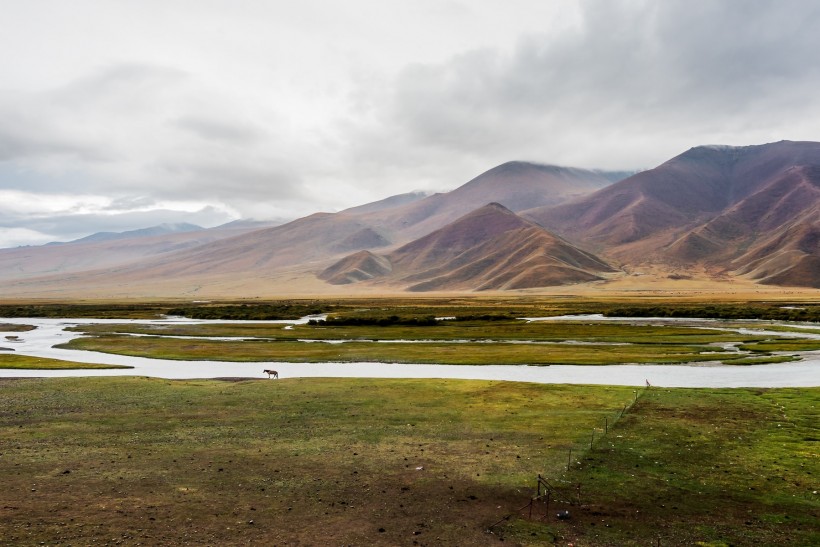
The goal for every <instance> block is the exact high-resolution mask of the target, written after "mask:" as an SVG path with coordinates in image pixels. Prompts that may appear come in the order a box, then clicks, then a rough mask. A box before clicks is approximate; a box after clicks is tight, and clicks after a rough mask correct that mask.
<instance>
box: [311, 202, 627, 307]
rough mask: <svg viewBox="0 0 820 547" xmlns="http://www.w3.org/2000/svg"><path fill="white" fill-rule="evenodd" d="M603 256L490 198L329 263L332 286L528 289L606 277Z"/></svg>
mask: <svg viewBox="0 0 820 547" xmlns="http://www.w3.org/2000/svg"><path fill="white" fill-rule="evenodd" d="M612 271H614V270H613V268H612V267H611V266H609V265H608V264H606V263H605V262H603V261H602V260H600V259H599V258H597V257H595V256H593V255H591V254H589V253H586V252H584V251H582V250H580V249H578V248H576V247H574V246H572V245H571V244H569V243H568V242H566V241H564V240H562V239H560V238H558V237H556V236H554V235H552V234H550V233H549V232H547V231H546V230H544V229H543V228H542V227H540V226H538V225H536V224H535V223H532V222H530V221H527V220H524V219H522V218H521V217H519V216H517V215H516V214H515V213H513V212H512V211H510V210H509V209H507V208H506V207H504V206H502V205H500V204H498V203H491V204H489V205H486V206H484V207H481V208H480V209H477V210H475V211H472V212H470V213H468V214H467V215H465V216H463V217H461V218H459V219H458V220H456V221H455V222H453V223H451V224H448V225H447V226H444V227H443V228H440V229H439V230H436V231H434V232H432V233H430V234H428V235H426V236H424V237H422V238H420V239H417V240H415V241H412V242H410V243H407V244H406V245H403V246H402V247H400V248H398V249H396V250H395V251H393V252H391V253H389V254H387V255H385V256H377V255H375V254H373V253H371V252H369V251H360V252H359V253H356V254H354V255H351V256H348V257H346V258H344V259H342V260H341V261H339V262H337V263H336V264H334V265H332V266H330V267H329V268H327V269H325V270H324V271H323V272H322V273H321V274H320V275H319V277H320V278H321V279H324V280H326V281H328V282H329V283H332V284H347V283H355V282H359V281H366V280H370V279H381V280H383V281H387V283H388V284H395V285H399V286H402V287H405V288H407V289H408V290H411V291H433V290H489V289H497V290H503V289H524V288H532V287H545V286H550V285H563V284H567V283H578V282H582V281H593V280H597V279H602V278H601V277H600V274H603V273H608V272H612Z"/></svg>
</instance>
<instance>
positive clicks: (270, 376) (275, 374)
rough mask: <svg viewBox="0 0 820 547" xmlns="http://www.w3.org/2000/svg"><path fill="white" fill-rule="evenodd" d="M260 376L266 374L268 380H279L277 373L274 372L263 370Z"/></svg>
mask: <svg viewBox="0 0 820 547" xmlns="http://www.w3.org/2000/svg"><path fill="white" fill-rule="evenodd" d="M262 374H267V375H268V379H270V378H277V379H278V378H279V373H278V372H276V371H275V370H269V369H265V370H263V371H262Z"/></svg>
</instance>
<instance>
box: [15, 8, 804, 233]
mask: <svg viewBox="0 0 820 547" xmlns="http://www.w3.org/2000/svg"><path fill="white" fill-rule="evenodd" d="M33 5H34V4H31V3H20V4H19V5H18V6H16V7H15V8H14V9H9V10H7V13H4V15H5V16H8V18H9V19H8V20H9V23H8V24H7V28H6V29H5V30H6V31H7V32H5V33H3V34H0V47H3V48H4V50H7V51H11V50H14V51H16V55H15V56H4V57H3V58H0V70H2V71H3V73H4V74H5V75H7V77H6V78H5V79H4V83H3V84H0V191H3V190H14V189H17V190H20V191H23V192H24V193H25V192H28V193H30V194H32V196H34V195H40V196H42V200H43V201H44V202H45V201H48V200H50V199H52V198H53V196H57V195H60V196H65V195H67V194H74V195H77V196H80V197H81V198H82V199H80V198H78V199H77V200H75V202H72V203H74V206H73V207H75V209H73V210H72V209H71V206H70V205H66V208H65V209H59V208H55V207H51V208H46V209H43V210H42V211H39V210H38V209H37V208H36V206H35V205H36V204H35V203H31V204H29V205H30V206H27V207H26V208H18V209H19V210H20V211H22V210H24V209H25V211H27V212H25V213H20V216H19V217H18V216H15V213H13V212H12V211H14V210H17V209H14V208H12V207H5V208H4V207H3V204H2V203H0V230H2V228H3V227H6V228H9V229H23V228H25V229H30V230H45V231H46V232H45V233H54V234H55V235H56V233H57V232H55V230H65V231H66V233H68V230H77V229H79V226H80V223H79V222H78V223H75V220H77V219H80V220H84V221H85V220H87V222H88V224H87V229H86V231H87V232H90V231H99V230H100V229H106V230H111V229H114V230H116V229H117V228H116V227H113V228H105V227H103V226H104V222H108V221H111V219H112V218H114V217H117V216H119V215H125V216H123V217H121V218H122V219H123V229H132V228H138V227H140V226H133V225H130V224H128V222H130V220H126V219H133V220H140V221H145V222H149V221H153V220H152V219H153V218H154V217H151V216H150V214H149V213H150V210H152V209H165V210H175V211H176V212H177V213H178V214H179V215H186V214H189V213H187V212H186V211H190V210H191V206H190V203H191V202H195V203H196V204H197V205H196V206H195V207H194V208H196V207H200V206H201V207H200V208H202V207H207V205H209V204H210V205H211V206H212V207H214V208H215V209H214V210H218V211H223V210H224V211H227V213H225V214H227V215H233V214H235V212H236V211H238V212H239V213H240V214H242V215H245V216H253V217H257V218H266V217H268V218H271V217H288V216H291V217H292V216H296V215H302V214H307V213H310V212H313V211H316V210H334V209H339V208H343V207H346V206H350V205H356V204H358V203H362V202H364V201H368V200H371V199H379V198H382V197H386V196H387V195H390V194H398V193H403V192H407V191H410V190H415V189H436V190H438V189H446V188H452V187H455V186H457V185H459V184H461V183H464V182H466V181H467V180H469V179H470V178H472V177H473V176H475V175H477V174H478V173H480V172H481V171H483V170H485V169H488V168H491V167H493V166H494V165H497V164H499V163H502V162H504V161H508V160H511V159H523V160H533V161H539V162H547V163H558V164H564V165H576V166H579V167H590V168H624V169H631V168H639V167H651V166H652V165H655V164H657V163H660V162H661V161H664V160H666V159H667V158H669V157H671V156H673V155H675V154H677V153H680V152H681V151H683V150H685V149H687V148H689V147H691V146H695V145H698V144H703V143H726V144H752V143H760V142H769V141H773V140H779V139H784V138H786V139H795V140H799V139H807V140H817V138H818V135H820V95H818V94H817V93H816V90H817V89H818V87H820V64H819V63H818V62H817V61H816V52H817V51H820V33H818V32H816V29H817V28H820V5H818V4H816V3H813V2H805V1H801V0H723V1H719V2H716V1H712V0H688V1H684V0H663V1H651V0H586V1H584V0H579V1H577V2H575V1H571V0H567V1H565V2H543V1H540V0H512V1H511V3H510V5H506V4H505V5H504V6H501V5H500V4H498V3H497V2H494V1H492V0H474V1H473V2H469V3H467V2H447V3H442V2H440V1H439V0H419V1H418V2H413V3H400V2H396V3H384V2H376V1H374V0H351V2H350V3H344V4H338V5H337V4H334V3H327V2H325V3H321V2H304V3H292V4H289V5H287V6H284V5H282V6H280V5H278V4H277V5H276V6H273V5H272V4H271V3H269V2H249V3H248V5H247V6H246V9H244V10H232V9H229V7H226V6H227V4H226V3H220V2H215V3H210V2H209V3H202V2H193V1H188V0H168V1H167V2H155V3H151V5H152V6H153V7H154V8H155V10H162V13H163V14H165V17H157V16H156V15H155V14H154V13H153V12H154V11H155V10H146V9H144V3H137V4H132V3H127V2H126V3H114V4H112V3H108V2H99V1H98V2H95V1H94V0H92V1H90V2H87V3H82V4H79V5H78V4H68V3H56V4H54V6H52V8H53V9H52V10H51V11H49V13H43V10H41V9H38V8H35V7H32V6H33ZM319 8H321V9H319ZM68 14H70V15H71V17H69V16H68ZM69 20H70V21H71V24H67V21H69ZM183 20H184V23H185V24H184V25H183V24H182V23H181V21H183ZM214 28H219V29H221V31H220V32H218V33H214V32H212V29H214ZM32 36H37V37H38V38H37V40H38V46H42V47H25V48H23V47H21V44H22V45H26V44H28V42H27V40H32ZM101 44H105V46H104V47H101ZM18 50H19V51H18ZM12 83H13V85H14V86H15V87H14V88H12V87H11V85H12ZM32 196H28V197H26V198H25V199H29V200H32V201H36V197H32ZM50 196H51V197H50ZM103 197H104V198H106V199H105V200H103V201H102V202H104V203H107V204H108V205H105V207H104V209H99V208H98V209H95V210H94V211H92V212H91V213H88V214H89V215H91V216H89V217H87V218H85V219H84V218H83V217H82V215H83V214H86V212H84V211H85V209H84V208H83V207H84V205H83V204H84V203H86V202H94V203H95V204H97V205H95V206H96V207H102V206H100V205H99V203H101V201H100V200H99V199H98V200H97V201H94V200H95V199H97V198H103ZM54 199H55V200H56V198H54ZM61 199H62V198H61ZM57 201H59V200H57ZM69 201H70V200H69ZM182 201H185V202H188V203H187V205H186V206H185V207H183V206H181V205H180V206H179V207H178V208H177V209H175V206H172V205H167V204H168V203H172V202H177V205H179V202H182ZM60 203H62V202H60ZM38 211H39V212H38ZM72 211H73V212H72ZM103 212H104V213H106V214H107V217H106V215H104V214H102V213H103ZM98 213H99V217H97V216H95V215H98ZM132 213H133V215H132V216H130V217H129V216H128V215H131V214H132ZM157 215H158V216H157V218H159V216H161V215H159V213H158V214H157ZM43 216H53V217H54V218H57V219H59V222H57V221H55V222H56V223H55V224H53V225H52V226H46V225H44V224H37V222H40V221H39V220H37V219H38V218H41V217H43ZM104 217H106V218H108V220H106V218H104ZM72 219H73V220H72ZM175 220H178V219H173V218H171V219H166V220H163V221H169V222H170V221H175ZM29 221H31V224H27V222H29ZM117 222H118V221H117ZM193 222H195V221H193ZM115 223H116V222H115ZM195 223H196V222H195ZM125 224H128V225H127V226H125ZM72 233H73V232H72ZM20 237H24V236H20ZM0 245H2V242H0Z"/></svg>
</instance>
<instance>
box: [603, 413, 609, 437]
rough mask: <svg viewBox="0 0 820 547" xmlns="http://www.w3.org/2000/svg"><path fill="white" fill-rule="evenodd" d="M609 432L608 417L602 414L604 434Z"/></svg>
mask: <svg viewBox="0 0 820 547" xmlns="http://www.w3.org/2000/svg"><path fill="white" fill-rule="evenodd" d="M607 433H609V418H608V417H607V416H604V435H606V434H607Z"/></svg>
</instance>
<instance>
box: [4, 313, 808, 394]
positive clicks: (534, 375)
mask: <svg viewBox="0 0 820 547" xmlns="http://www.w3.org/2000/svg"><path fill="white" fill-rule="evenodd" d="M308 319H309V318H307V317H306V318H303V319H300V320H294V321H267V322H266V323H275V324H282V327H283V328H287V327H288V326H289V325H293V324H300V323H305V322H307V321H308ZM563 319H575V320H577V319H579V317H578V316H572V317H566V318H529V319H528V320H563ZM581 319H584V320H589V321H599V320H621V321H631V322H634V323H640V324H646V323H653V322H654V323H663V322H675V323H678V324H681V323H683V324H685V325H690V326H696V327H702V328H721V327H719V326H717V325H712V324H711V323H710V321H709V320H704V319H689V320H681V319H675V320H667V319H654V318H641V319H633V318H618V319H604V318H602V317H598V316H586V317H583V318H581ZM0 323H11V324H24V325H33V326H35V327H37V328H36V329H34V330H32V331H28V332H21V333H2V334H9V335H19V339H17V340H11V341H7V342H0V346H3V347H5V348H8V349H9V350H13V352H8V353H14V354H17V355H28V356H32V357H42V358H50V359H61V360H65V361H75V362H82V363H97V364H109V365H126V366H130V367H133V368H130V369H99V370H89V369H82V370H21V369H0V377H70V376H74V377H77V376H149V377H155V378H168V379H187V378H236V377H247V378H267V375H266V374H263V372H262V371H263V370H264V369H267V368H275V369H276V370H277V371H279V377H280V378H288V377H290V378H295V377H337V378H442V379H445V378H450V379H471V380H503V381H514V382H535V383H545V384H597V385H622V386H644V385H645V384H646V382H647V381H649V382H650V383H651V384H652V385H654V386H661V387H712V388H721V387H816V386H820V352H805V353H803V354H802V356H803V360H802V361H798V362H790V363H778V364H769V365H754V366H738V365H723V364H719V363H697V364H691V365H685V364H684V365H653V364H642V365H607V366H588V365H587V366H579V365H551V366H528V365H480V366H475V365H429V364H396V363H372V362H356V363H338V362H323V363H282V362H252V363H249V362H230V361H177V360H167V359H150V358H145V357H131V356H124V355H114V354H107V353H98V352H91V351H78V350H69V349H61V348H55V347H54V346H55V345H57V344H64V343H66V342H68V341H69V340H71V339H73V338H77V337H79V336H82V334H80V333H76V332H69V331H66V330H65V329H66V328H68V327H73V326H77V325H83V324H99V323H111V324H126V323H132V324H134V323H136V324H152V325H161V324H171V323H174V324H180V323H185V324H204V323H241V321H200V320H191V319H184V318H166V319H160V320H123V319H109V320H105V319H42V318H13V319H3V318H0ZM253 323H260V322H259V321H254V322H253ZM703 325H708V327H703ZM749 325H750V326H749V327H748V328H745V327H744V328H743V329H732V330H735V331H736V332H740V331H742V332H745V333H749V334H771V335H777V336H781V337H791V336H799V337H801V338H816V339H820V334H815V333H805V334H803V333H800V334H793V333H786V332H779V331H778V332H773V331H772V332H769V331H765V330H762V329H756V328H754V323H753V322H749ZM789 326H792V327H799V325H791V324H790V325H789ZM3 353H6V352H5V351H4V352H3Z"/></svg>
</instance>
